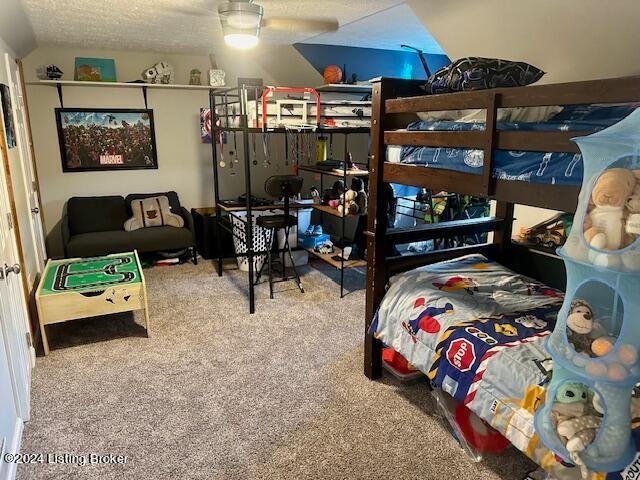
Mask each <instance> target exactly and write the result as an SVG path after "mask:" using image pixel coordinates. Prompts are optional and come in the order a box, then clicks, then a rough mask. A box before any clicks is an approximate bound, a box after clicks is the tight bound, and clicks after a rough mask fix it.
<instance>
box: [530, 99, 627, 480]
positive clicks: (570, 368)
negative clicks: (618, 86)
mask: <svg viewBox="0 0 640 480" xmlns="http://www.w3.org/2000/svg"><path fill="white" fill-rule="evenodd" d="M576 142H577V143H578V145H579V146H580V149H581V151H582V153H583V158H584V180H583V184H582V191H581V193H580V198H579V202H578V208H577V210H576V215H575V220H574V227H573V228H572V229H571V233H570V234H569V237H568V238H567V241H566V243H565V245H564V247H562V248H561V249H560V250H559V254H560V256H561V257H562V258H563V260H564V262H565V266H566V270H567V292H566V296H565V301H564V304H563V305H562V308H561V309H560V312H559V313H558V322H557V323H556V327H555V329H554V331H553V333H552V334H551V335H550V336H549V338H548V340H547V343H546V348H547V350H548V351H549V353H550V354H551V358H552V359H553V363H554V369H553V377H552V379H551V383H550V384H549V388H548V390H547V397H546V398H547V400H546V402H545V404H544V405H543V406H542V407H541V408H540V409H539V410H538V412H537V413H536V417H535V424H536V431H537V433H538V435H539V436H540V439H541V440H542V442H543V443H544V444H545V445H546V446H547V447H549V448H550V449H551V450H552V451H554V452H555V453H556V454H557V455H559V456H560V457H563V458H564V459H565V460H566V461H569V462H573V463H575V464H576V465H579V466H580V470H581V472H582V475H583V478H587V476H588V472H589V471H600V472H611V471H618V470H621V469H623V468H625V467H626V466H627V465H628V464H629V463H630V462H631V461H632V460H633V457H634V455H635V448H634V443H633V440H632V437H631V418H632V417H631V415H632V409H634V408H637V406H638V405H637V403H638V402H636V401H633V402H632V397H631V392H632V390H633V388H634V386H635V385H636V384H637V383H638V382H639V381H640V361H639V355H638V349H639V348H640V322H638V318H639V317H640V295H639V294H638V292H639V291H640V247H639V244H640V241H639V240H638V237H639V236H640V229H638V228H637V227H638V225H637V220H638V216H637V215H638V212H640V209H639V208H638V207H640V154H639V153H638V152H640V149H639V148H638V147H640V110H636V111H634V112H633V113H632V114H631V115H629V116H628V117H627V118H625V119H624V120H622V121H620V122H619V123H617V124H616V125H614V126H612V127H609V128H607V129H605V130H602V131H600V132H598V133H595V134H593V135H589V136H586V137H580V138H578V139H576Z"/></svg>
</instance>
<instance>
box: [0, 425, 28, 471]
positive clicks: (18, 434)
mask: <svg viewBox="0 0 640 480" xmlns="http://www.w3.org/2000/svg"><path fill="white" fill-rule="evenodd" d="M23 430H24V422H23V421H22V419H21V418H16V426H15V428H14V430H13V437H12V438H10V439H9V444H8V445H6V446H5V450H4V453H18V452H19V451H20V446H21V445H22V432H23ZM1 465H3V461H2V460H0V466H1ZM4 465H5V466H6V467H7V468H6V469H5V470H4V472H3V471H2V469H1V468H0V474H1V476H0V480H14V479H15V478H16V470H17V467H18V464H17V463H14V462H11V463H4Z"/></svg>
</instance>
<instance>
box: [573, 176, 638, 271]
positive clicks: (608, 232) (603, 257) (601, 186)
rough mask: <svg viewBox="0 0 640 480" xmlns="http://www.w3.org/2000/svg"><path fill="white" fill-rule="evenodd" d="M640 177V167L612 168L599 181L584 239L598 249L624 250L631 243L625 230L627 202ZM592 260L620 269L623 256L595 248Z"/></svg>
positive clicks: (592, 261)
mask: <svg viewBox="0 0 640 480" xmlns="http://www.w3.org/2000/svg"><path fill="white" fill-rule="evenodd" d="M639 180H640V170H629V169H626V168H610V169H608V170H605V171H604V172H603V173H602V174H601V175H600V177H599V178H598V180H597V181H596V184H595V186H594V187H593V191H592V193H591V201H592V204H593V206H591V207H590V209H589V213H588V214H587V217H586V218H585V222H584V238H585V240H586V242H587V243H588V244H589V245H590V246H591V247H593V248H595V249H598V250H612V251H614V250H620V249H621V248H623V247H626V246H627V245H628V244H629V239H628V235H627V232H626V231H625V227H626V220H627V208H626V207H627V204H628V200H629V198H630V197H631V196H632V195H633V193H634V191H635V189H636V184H637V182H638V181H639ZM589 260H590V261H591V263H593V264H595V265H599V266H604V267H610V268H616V267H618V266H619V265H620V260H621V259H620V258H619V257H618V256H616V255H608V254H603V253H598V252H595V251H590V252H589Z"/></svg>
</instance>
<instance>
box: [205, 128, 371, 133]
mask: <svg viewBox="0 0 640 480" xmlns="http://www.w3.org/2000/svg"><path fill="white" fill-rule="evenodd" d="M244 130H245V129H244V128H242V127H214V128H213V131H214V132H242V131H244ZM246 131H247V132H248V133H288V132H289V130H287V129H286V128H284V127H267V129H266V130H262V128H256V127H248V128H246ZM315 133H367V134H368V133H371V128H370V127H320V128H316V129H315Z"/></svg>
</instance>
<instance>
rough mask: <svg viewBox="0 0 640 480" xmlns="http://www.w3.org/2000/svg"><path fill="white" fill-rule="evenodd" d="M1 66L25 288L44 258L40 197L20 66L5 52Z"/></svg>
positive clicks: (43, 261) (39, 269) (31, 281)
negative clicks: (13, 147) (13, 142)
mask: <svg viewBox="0 0 640 480" xmlns="http://www.w3.org/2000/svg"><path fill="white" fill-rule="evenodd" d="M5 66H6V69H7V77H8V80H9V90H10V93H11V100H12V102H11V104H12V110H13V112H11V113H12V115H13V118H14V120H15V130H16V136H17V143H18V146H17V149H18V152H17V154H16V156H15V158H11V159H10V162H9V163H10V167H11V181H12V182H13V184H12V186H13V193H14V196H15V197H16V198H14V202H15V206H16V213H17V217H18V219H19V222H20V225H19V227H20V228H19V230H20V236H21V238H20V241H21V242H22V249H23V253H24V258H25V262H28V264H27V265H23V267H24V268H25V269H26V270H25V273H26V278H27V283H28V288H31V287H32V286H33V283H34V281H35V276H36V274H37V273H39V272H42V270H43V268H44V263H45V261H46V251H45V240H44V229H43V225H42V215H40V196H39V192H38V184H37V180H36V172H35V167H34V165H35V162H34V159H33V155H32V152H33V149H32V145H31V132H30V130H29V121H28V115H27V110H26V109H27V107H26V100H25V96H24V92H23V82H22V78H21V73H20V68H19V66H18V64H17V63H16V62H15V61H14V60H13V59H12V58H11V57H9V55H8V54H5ZM18 197H20V198H18Z"/></svg>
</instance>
